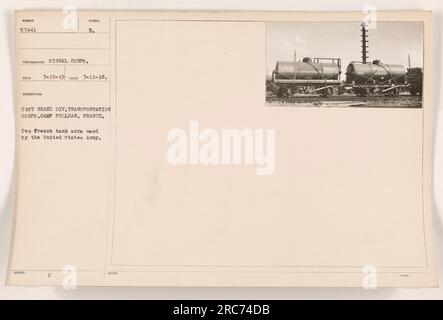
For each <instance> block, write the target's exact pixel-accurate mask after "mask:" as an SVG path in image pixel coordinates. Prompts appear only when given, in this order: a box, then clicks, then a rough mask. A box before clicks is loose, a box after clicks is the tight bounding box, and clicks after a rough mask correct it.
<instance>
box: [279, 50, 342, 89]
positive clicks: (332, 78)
mask: <svg viewBox="0 0 443 320" xmlns="http://www.w3.org/2000/svg"><path fill="white" fill-rule="evenodd" d="M340 74H341V60H340V59H339V58H314V59H313V60H312V59H311V58H303V60H302V61H297V62H295V61H277V63H276V65H275V69H274V71H273V72H272V87H271V89H272V91H273V92H274V94H276V95H277V96H278V97H285V96H289V95H293V94H312V93H318V94H321V95H329V94H333V93H334V88H335V89H336V88H337V86H338V85H339V84H340Z"/></svg>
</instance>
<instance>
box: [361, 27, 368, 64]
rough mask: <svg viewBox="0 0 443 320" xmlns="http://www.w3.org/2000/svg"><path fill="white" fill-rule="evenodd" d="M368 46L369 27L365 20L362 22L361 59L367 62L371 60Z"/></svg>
mask: <svg viewBox="0 0 443 320" xmlns="http://www.w3.org/2000/svg"><path fill="white" fill-rule="evenodd" d="M368 48H369V47H368V29H367V27H366V24H365V23H364V22H363V23H362V24H361V59H362V62H363V63H365V64H366V63H367V61H368V60H369V56H368V53H369V51H368Z"/></svg>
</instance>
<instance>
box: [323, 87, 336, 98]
mask: <svg viewBox="0 0 443 320" xmlns="http://www.w3.org/2000/svg"><path fill="white" fill-rule="evenodd" d="M333 94H334V89H332V88H325V89H323V90H321V91H320V96H322V97H327V96H331V95H333Z"/></svg>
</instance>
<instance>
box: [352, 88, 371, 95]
mask: <svg viewBox="0 0 443 320" xmlns="http://www.w3.org/2000/svg"><path fill="white" fill-rule="evenodd" d="M354 93H355V94H356V95H357V96H359V97H366V96H367V94H368V91H366V89H364V88H355V89H354Z"/></svg>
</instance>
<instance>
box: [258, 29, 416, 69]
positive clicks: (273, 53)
mask: <svg viewBox="0 0 443 320" xmlns="http://www.w3.org/2000/svg"><path fill="white" fill-rule="evenodd" d="M360 30H361V27H360V22H272V23H268V24H267V25H266V72H267V73H268V74H271V73H272V70H273V69H274V67H275V62H276V61H277V60H286V61H293V59H294V49H295V50H296V54H297V61H298V60H301V59H302V58H303V57H311V58H314V57H327V58H341V59H342V78H344V74H345V72H346V66H347V65H348V64H349V62H351V61H361V31H360ZM368 40H369V42H368V46H369V48H368V51H369V54H368V55H369V61H372V60H375V59H379V60H381V61H382V62H383V63H385V64H402V65H403V66H404V67H405V68H407V67H408V54H409V55H410V57H411V67H422V66H423V23H422V22H403V21H402V22H377V23H376V26H375V29H369V30H368Z"/></svg>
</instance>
